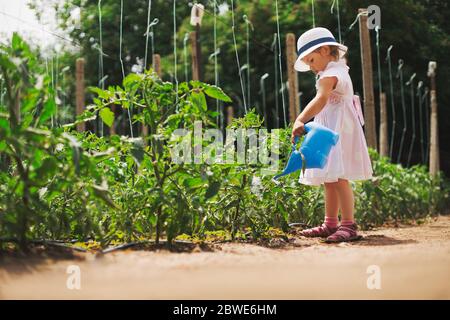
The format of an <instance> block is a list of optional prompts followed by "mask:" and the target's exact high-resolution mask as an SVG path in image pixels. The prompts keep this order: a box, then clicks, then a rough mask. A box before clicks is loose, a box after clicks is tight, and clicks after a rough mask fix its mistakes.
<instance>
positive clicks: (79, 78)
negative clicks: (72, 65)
mask: <svg viewBox="0 0 450 320" xmlns="http://www.w3.org/2000/svg"><path fill="white" fill-rule="evenodd" d="M75 72H76V74H75V76H76V97H75V99H76V110H75V113H76V115H77V116H79V115H81V114H82V113H83V112H84V106H85V96H84V59H83V58H78V59H77V61H76V71H75ZM85 130H86V123H84V122H82V123H78V124H77V131H79V132H82V131H85Z"/></svg>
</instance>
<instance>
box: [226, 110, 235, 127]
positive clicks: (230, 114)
mask: <svg viewBox="0 0 450 320" xmlns="http://www.w3.org/2000/svg"><path fill="white" fill-rule="evenodd" d="M233 118H234V109H233V106H229V107H227V125H229V124H230V123H231V122H232V121H233Z"/></svg>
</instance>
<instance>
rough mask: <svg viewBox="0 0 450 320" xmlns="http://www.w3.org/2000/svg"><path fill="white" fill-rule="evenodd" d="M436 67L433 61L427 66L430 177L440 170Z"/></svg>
mask: <svg viewBox="0 0 450 320" xmlns="http://www.w3.org/2000/svg"><path fill="white" fill-rule="evenodd" d="M436 67H437V64H436V62H435V61H430V62H429V64H428V77H430V106H431V117H430V175H433V176H434V175H436V174H437V173H438V172H439V170H440V163H439V131H438V130H439V128H438V109H437V100H436V79H435V77H436Z"/></svg>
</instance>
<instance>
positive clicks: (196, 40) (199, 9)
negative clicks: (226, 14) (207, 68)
mask: <svg viewBox="0 0 450 320" xmlns="http://www.w3.org/2000/svg"><path fill="white" fill-rule="evenodd" d="M203 14H204V6H203V5H202V4H195V5H194V6H193V7H192V11H191V25H193V26H195V31H193V32H191V34H190V37H191V48H192V80H198V81H202V66H201V61H202V52H201V47H200V24H201V23H202V18H203Z"/></svg>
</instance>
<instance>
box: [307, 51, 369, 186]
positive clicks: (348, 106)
mask: <svg viewBox="0 0 450 320" xmlns="http://www.w3.org/2000/svg"><path fill="white" fill-rule="evenodd" d="M348 69H349V67H348V66H347V64H346V63H345V61H344V60H340V61H337V62H335V61H331V62H329V63H328V65H327V66H326V68H325V70H324V71H321V72H319V73H318V75H317V80H316V89H318V85H319V80H320V79H322V78H325V77H337V79H338V82H337V84H336V87H335V89H334V90H333V91H332V93H331V95H330V97H329V98H328V101H327V104H326V105H325V107H324V108H323V109H322V111H320V112H319V113H318V114H317V115H316V116H315V118H314V122H317V123H320V124H322V125H324V126H326V127H328V128H330V129H331V130H333V131H335V132H337V133H339V140H338V143H337V144H336V145H335V146H334V147H332V149H331V151H330V154H329V156H328V162H327V164H326V165H325V168H323V169H306V170H305V174H304V175H303V173H301V174H300V179H299V182H300V183H302V184H306V185H321V184H322V183H324V182H337V181H338V179H346V180H367V179H371V178H372V174H373V171H372V164H371V162H370V157H369V152H368V150H367V144H366V138H365V136H364V131H363V129H362V126H361V124H360V122H359V119H358V116H357V113H356V111H355V109H354V106H353V95H354V93H353V84H352V80H351V79H350V75H349V74H348Z"/></svg>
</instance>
